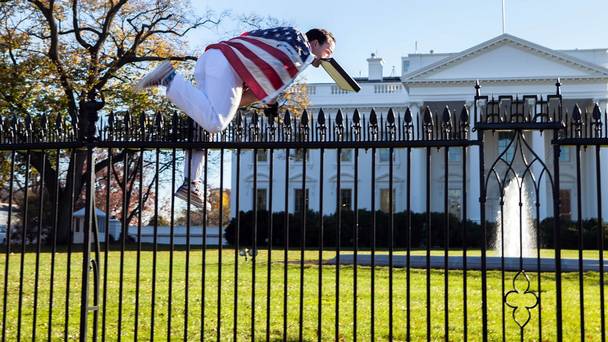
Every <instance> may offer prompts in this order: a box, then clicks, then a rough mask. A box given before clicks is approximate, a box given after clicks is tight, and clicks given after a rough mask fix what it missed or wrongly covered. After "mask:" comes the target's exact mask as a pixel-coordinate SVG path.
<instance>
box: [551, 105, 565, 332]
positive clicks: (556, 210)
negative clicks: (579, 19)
mask: <svg viewBox="0 0 608 342" xmlns="http://www.w3.org/2000/svg"><path fill="white" fill-rule="evenodd" d="M560 114H561V113H560ZM553 137H554V138H557V137H558V131H557V130H555V131H553ZM559 155H560V145H559V144H554V145H553V174H554V180H555V181H554V183H553V236H554V241H553V243H554V245H555V315H556V321H555V328H556V338H557V341H562V340H563V335H562V260H561V258H562V256H561V229H560V224H559V221H560V217H559V214H560V206H561V203H560V199H559V188H560V186H559V178H560V177H559Z"/></svg>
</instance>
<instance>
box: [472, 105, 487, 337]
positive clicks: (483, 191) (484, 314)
mask: <svg viewBox="0 0 608 342" xmlns="http://www.w3.org/2000/svg"><path fill="white" fill-rule="evenodd" d="M475 117H477V107H476V108H475ZM483 133H484V132H483V131H478V132H477V139H478V142H479V206H480V209H481V210H480V213H479V214H480V215H479V219H480V221H481V239H482V241H481V338H482V341H483V342H486V341H487V340H488V285H487V284H488V280H487V265H486V251H487V248H488V240H487V239H488V235H487V224H486V188H485V182H484V179H485V164H484V150H483V149H484V145H483Z"/></svg>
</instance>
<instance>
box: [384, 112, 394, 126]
mask: <svg viewBox="0 0 608 342" xmlns="http://www.w3.org/2000/svg"><path fill="white" fill-rule="evenodd" d="M386 122H387V124H388V126H389V127H394V126H395V112H394V111H393V108H389V109H388V113H387V114H386Z"/></svg>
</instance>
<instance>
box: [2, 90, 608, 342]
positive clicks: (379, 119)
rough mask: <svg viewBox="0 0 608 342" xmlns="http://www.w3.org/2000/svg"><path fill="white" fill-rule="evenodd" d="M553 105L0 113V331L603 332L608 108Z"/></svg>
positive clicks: (289, 335)
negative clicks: (217, 120)
mask: <svg viewBox="0 0 608 342" xmlns="http://www.w3.org/2000/svg"><path fill="white" fill-rule="evenodd" d="M564 103H565V101H564V99H563V98H562V95H561V93H560V84H559V82H558V83H557V84H556V92H555V94H554V95H549V96H537V95H526V96H515V97H513V96H498V97H489V96H485V95H482V94H481V88H480V86H479V85H477V86H476V94H475V97H474V101H472V102H471V105H470V106H469V105H465V106H463V107H460V108H449V107H445V108H444V110H443V111H442V112H441V113H433V112H432V110H431V108H430V107H428V106H423V107H422V108H420V109H418V108H405V109H403V110H396V109H390V110H386V111H382V112H380V111H376V110H374V109H372V110H369V111H362V110H361V111H360V110H353V111H350V110H348V111H341V110H338V111H337V112H335V113H334V112H331V113H325V112H324V111H323V110H319V111H318V112H317V111H315V112H314V113H312V112H307V111H304V112H303V113H289V112H282V113H280V115H279V116H278V117H274V116H271V117H266V116H261V114H258V113H255V112H254V113H245V112H239V113H238V114H237V117H236V118H235V119H234V120H233V122H232V123H231V125H230V126H229V128H228V129H226V130H225V131H223V132H220V133H209V132H205V131H203V130H202V129H200V128H199V127H197V126H196V125H194V124H193V122H192V121H189V120H186V119H184V118H183V117H181V116H180V115H179V114H178V113H174V114H173V115H172V116H171V117H164V116H162V115H160V114H150V113H128V112H123V113H106V112H103V103H99V102H95V101H91V102H88V103H83V104H82V105H81V113H82V115H81V116H80V117H79V118H64V117H62V116H61V115H55V114H53V115H49V116H31V115H29V114H27V113H25V114H24V115H23V116H18V115H15V116H13V117H10V118H1V120H2V121H1V122H0V162H1V164H0V170H1V171H0V172H1V177H0V204H1V205H2V208H1V210H2V211H1V212H0V214H1V215H0V220H1V221H0V241H2V243H3V245H4V247H3V248H4V256H3V258H2V259H1V260H0V266H1V267H0V269H1V270H0V273H1V274H2V276H1V277H0V279H2V283H1V286H2V294H3V296H2V340H3V341H4V340H21V339H29V338H32V339H33V340H37V339H47V340H69V339H77V338H78V339H80V340H83V341H84V340H90V339H92V340H104V341H105V340H121V339H122V338H125V339H136V340H137V339H141V340H154V339H168V340H170V339H183V340H218V341H220V340H222V341H223V340H319V341H325V340H359V339H360V340H370V339H371V340H393V339H394V340H425V339H426V340H435V339H445V340H513V339H521V340H529V339H532V340H571V339H598V340H599V339H601V340H605V315H604V286H603V284H604V261H603V257H604V255H603V248H604V239H605V236H604V229H605V226H604V225H603V216H602V208H603V207H605V206H606V204H607V203H608V200H607V199H606V198H604V197H603V196H605V194H608V190H607V189H606V182H605V181H604V182H602V171H603V170H602V169H603V166H604V165H605V163H606V160H608V156H607V155H606V154H607V153H608V151H606V149H605V148H604V147H603V146H606V145H608V134H607V132H608V129H607V125H608V119H607V117H606V113H605V108H601V107H600V106H599V105H597V104H595V106H592V107H589V108H590V110H589V109H586V107H585V108H583V109H581V107H579V105H576V106H574V108H573V109H571V111H570V113H571V114H570V113H568V110H567V108H565V106H564ZM99 114H102V115H101V116H102V117H101V119H99V118H98V115H99ZM188 180H190V181H188ZM191 181H192V182H191ZM2 234H4V235H2ZM598 331H599V332H598Z"/></svg>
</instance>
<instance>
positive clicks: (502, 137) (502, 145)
mask: <svg viewBox="0 0 608 342" xmlns="http://www.w3.org/2000/svg"><path fill="white" fill-rule="evenodd" d="M513 137H514V135H513V133H512V132H499V133H498V154H499V155H500V154H501V153H503V152H504V151H505V150H506V149H507V147H508V148H509V150H508V151H507V153H505V154H504V155H503V156H502V159H504V160H506V161H507V162H510V161H511V160H513V157H514V156H515V141H513V143H511V140H513ZM509 143H511V146H509Z"/></svg>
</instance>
